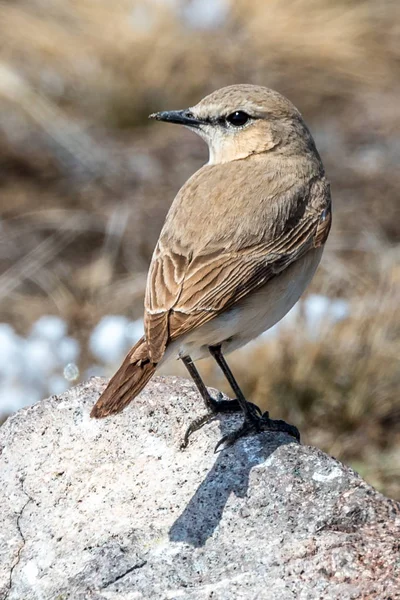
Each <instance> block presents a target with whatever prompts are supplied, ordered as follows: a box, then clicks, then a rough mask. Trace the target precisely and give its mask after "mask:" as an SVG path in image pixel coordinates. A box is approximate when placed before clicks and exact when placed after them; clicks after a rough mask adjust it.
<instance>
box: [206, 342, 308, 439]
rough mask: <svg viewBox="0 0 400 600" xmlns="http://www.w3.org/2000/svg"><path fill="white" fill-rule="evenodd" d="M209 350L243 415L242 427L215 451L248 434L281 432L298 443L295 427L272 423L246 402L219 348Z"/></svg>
mask: <svg viewBox="0 0 400 600" xmlns="http://www.w3.org/2000/svg"><path fill="white" fill-rule="evenodd" d="M209 350H210V354H211V356H212V357H213V358H215V360H216V361H217V363H218V366H219V367H220V368H221V370H222V372H223V374H224V375H225V377H226V379H227V380H228V382H229V385H230V386H231V388H232V390H233V391H234V392H235V394H236V397H237V401H238V403H239V405H240V408H241V409H242V411H243V414H244V423H243V425H242V426H241V427H240V428H239V429H238V430H237V431H234V432H232V433H229V434H228V435H225V436H224V437H223V438H222V439H221V440H220V441H219V442H218V444H217V445H216V447H215V451H217V450H218V448H219V447H220V446H221V445H222V444H226V445H227V446H230V445H231V444H233V443H234V442H236V440H238V439H239V438H241V437H243V436H245V435H248V434H250V433H254V432H255V433H259V432H260V431H281V432H284V433H288V434H289V435H292V436H293V437H295V438H296V439H297V440H298V441H300V433H299V431H298V429H297V427H294V426H293V425H289V424H288V423H285V421H281V420H275V421H274V420H272V419H270V418H269V413H268V411H266V412H264V413H262V412H261V410H260V408H259V407H258V406H256V405H255V404H252V403H251V402H248V401H247V400H246V398H245V397H244V395H243V392H242V390H241V389H240V387H239V385H238V383H237V381H236V379H235V378H234V376H233V373H232V371H231V370H230V368H229V365H228V363H227V362H226V360H225V358H224V356H223V354H222V351H221V346H210V347H209Z"/></svg>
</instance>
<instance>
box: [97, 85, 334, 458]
mask: <svg viewBox="0 0 400 600" xmlns="http://www.w3.org/2000/svg"><path fill="white" fill-rule="evenodd" d="M149 118H151V119H155V120H157V121H164V122H167V123H174V124H180V125H183V126H185V127H187V128H189V129H190V130H191V131H193V132H195V133H196V134H198V135H199V136H200V137H201V138H203V140H205V142H206V143H207V145H208V149H209V160H208V162H207V163H206V164H205V165H204V166H202V167H201V168H200V169H199V170H198V171H196V172H195V173H194V174H193V175H192V176H191V177H190V178H189V179H188V181H187V182H186V183H185V184H184V185H183V186H182V188H181V189H180V190H179V192H178V194H177V195H176V197H175V199H174V201H173V203H172V205H171V207H170V209H169V212H168V214H167V217H166V220H165V223H164V225H163V228H162V230H161V233H160V236H159V239H158V242H157V244H156V247H155V249H154V253H153V256H152V260H151V264H150V268H149V272H148V277H147V285H146V292H145V301H144V335H143V337H142V338H141V339H140V340H139V341H138V342H137V343H136V344H135V345H134V346H133V348H132V349H131V350H130V351H129V352H128V354H127V356H126V358H125V360H124V361H123V363H122V365H121V366H120V367H119V369H118V370H117V372H116V373H115V375H114V376H113V377H112V378H111V380H110V382H109V384H108V385H107V387H106V389H105V391H104V392H103V393H102V394H101V396H100V398H99V399H98V401H97V402H96V404H95V405H94V407H93V408H92V411H91V416H92V417H94V418H102V417H106V416H108V415H111V414H114V413H118V412H120V411H122V410H123V409H124V408H125V407H126V406H127V405H128V404H129V403H130V402H131V401H132V400H133V399H134V398H135V397H136V396H137V395H138V394H139V393H140V391H141V390H142V389H143V388H144V387H145V385H146V384H147V383H148V381H149V380H150V379H151V377H152V376H153V375H154V373H155V372H156V370H157V369H158V368H159V367H160V366H161V365H163V364H164V363H165V362H166V361H168V360H169V359H172V358H178V359H180V360H181V361H182V363H183V364H184V365H185V367H186V368H187V370H188V372H189V374H190V376H191V377H192V379H193V381H194V383H195V385H196V387H197V389H198V392H199V394H200V396H201V397H202V399H203V401H204V403H205V406H206V409H207V412H206V413H205V414H204V415H202V416H201V417H199V418H197V419H195V420H194V421H193V422H192V423H191V424H190V425H189V427H188V429H187V431H186V433H185V436H184V438H183V441H182V447H185V446H187V444H188V442H189V437H190V436H191V435H192V434H193V433H194V431H196V430H198V429H200V427H202V426H203V425H205V424H206V423H208V422H209V421H210V420H212V419H214V418H215V417H216V415H217V414H218V413H224V412H235V411H241V412H242V413H243V421H242V424H241V425H240V427H239V428H238V429H236V430H235V431H232V432H230V433H228V434H227V435H225V436H224V437H223V438H222V439H221V440H220V441H219V442H218V444H217V447H216V448H215V451H218V450H219V449H220V446H223V447H227V446H229V445H231V444H233V443H235V442H236V440H238V439H239V438H241V437H243V436H248V435H256V434H257V433H259V432H261V431H268V430H269V431H283V432H286V433H288V434H290V435H292V436H293V437H295V438H296V439H298V440H299V439H300V434H299V431H298V429H297V427H295V426H294V425H290V424H288V423H285V422H284V421H281V420H273V419H271V418H270V417H269V413H268V412H267V411H266V412H264V413H262V412H261V410H260V408H259V407H258V406H256V405H255V404H253V403H252V402H251V401H248V400H247V399H246V398H245V396H244V394H243V392H242V390H241V388H240V387H239V384H238V383H237V381H236V379H235V377H234V375H233V373H232V371H231V370H230V367H229V365H228V363H227V361H226V359H225V355H226V354H228V353H229V352H232V351H233V350H236V349H237V348H240V347H241V346H243V345H245V344H246V343H248V342H249V341H251V340H252V339H254V338H256V337H257V336H258V335H260V334H261V333H262V332H264V331H266V330H267V329H269V328H270V327H272V326H273V325H275V324H276V323H277V322H278V321H280V320H281V319H282V318H283V317H284V316H285V314H286V313H287V312H288V311H289V310H290V309H291V308H292V307H293V306H294V304H295V303H296V302H297V301H298V300H299V298H300V296H301V295H302V293H303V292H304V290H305V289H306V288H307V286H308V284H309V283H310V281H311V279H312V277H313V275H314V273H315V271H316V269H317V267H318V264H319V262H320V260H321V255H322V252H323V248H324V245H325V242H326V240H327V237H328V234H329V231H330V227H331V220H332V202H331V194H330V185H329V182H328V181H327V179H326V177H325V171H324V167H323V164H322V160H321V158H320V155H319V153H318V151H317V149H316V146H315V143H314V140H313V138H312V135H311V133H310V131H309V129H308V127H307V125H306V124H305V122H304V120H303V117H302V115H301V113H300V112H299V111H298V110H297V108H296V107H295V106H294V105H293V104H292V102H290V100H288V99H287V98H286V97H284V96H283V95H281V94H280V93H279V92H277V91H274V90H272V89H269V88H267V87H263V86H257V85H252V84H238V85H231V86H228V87H224V88H221V89H218V90H216V91H214V92H212V93H210V94H209V95H207V96H206V97H205V98H203V99H202V100H200V102H198V103H197V104H196V105H194V106H192V107H190V108H188V109H183V110H170V111H162V112H157V113H153V114H151V115H150V117H149ZM209 355H211V356H212V357H213V358H214V359H215V361H216V362H217V364H218V365H219V367H220V368H221V370H222V372H223V374H224V376H225V377H226V379H227V381H228V382H229V384H230V387H231V388H232V390H233V392H234V394H235V398H233V399H228V400H227V399H224V398H223V397H222V395H221V394H219V395H218V396H217V397H213V396H212V395H211V394H210V392H209V391H208V389H207V387H206V385H205V383H204V382H203V380H202V378H201V376H200V374H199V372H198V370H197V367H196V366H195V361H197V360H199V359H201V358H204V357H206V356H209Z"/></svg>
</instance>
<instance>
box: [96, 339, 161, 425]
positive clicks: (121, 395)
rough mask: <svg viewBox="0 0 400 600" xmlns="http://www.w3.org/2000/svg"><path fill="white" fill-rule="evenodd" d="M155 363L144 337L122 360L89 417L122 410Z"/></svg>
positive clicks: (151, 374)
mask: <svg viewBox="0 0 400 600" xmlns="http://www.w3.org/2000/svg"><path fill="white" fill-rule="evenodd" d="M156 367H157V364H156V363H152V362H151V361H150V359H149V357H148V353H147V345H146V341H145V338H144V337H142V338H141V339H140V340H139V341H138V343H137V344H136V345H135V346H134V347H133V348H132V349H131V350H130V351H129V353H128V354H127V356H126V358H125V360H124V362H123V363H122V365H121V366H120V368H119V369H118V371H117V372H116V373H115V375H114V376H113V377H112V378H111V379H110V381H109V383H108V386H107V387H106V389H105V390H104V392H103V393H102V395H101V396H100V398H99V399H98V400H97V402H96V404H95V405H94V406H93V408H92V411H91V413H90V416H91V417H94V418H96V419H102V418H103V417H107V416H108V415H112V414H114V413H119V412H121V410H123V409H124V408H125V407H126V406H127V405H128V404H129V403H130V402H131V401H132V400H133V399H134V398H135V397H136V396H137V395H138V394H139V393H140V392H141V391H142V389H143V388H144V386H145V385H146V383H147V382H148V381H149V380H150V379H151V377H152V376H153V375H154V372H155V370H156Z"/></svg>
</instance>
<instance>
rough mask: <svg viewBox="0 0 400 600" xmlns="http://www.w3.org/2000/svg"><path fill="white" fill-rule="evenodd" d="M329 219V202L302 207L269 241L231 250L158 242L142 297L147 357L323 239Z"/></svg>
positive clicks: (155, 358) (158, 356) (156, 354)
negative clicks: (179, 249) (193, 249)
mask: <svg viewBox="0 0 400 600" xmlns="http://www.w3.org/2000/svg"><path fill="white" fill-rule="evenodd" d="M330 222H331V212H330V204H329V205H327V207H325V208H324V210H322V211H321V212H316V211H315V210H313V209H310V210H306V211H305V213H304V215H303V217H302V218H301V219H300V220H299V221H298V223H297V224H296V226H295V227H292V228H289V229H288V230H286V231H285V233H284V234H282V235H280V236H279V237H277V238H276V239H274V240H273V241H270V242H268V243H260V244H257V245H254V246H251V247H246V248H242V249H239V250H237V251H235V252H233V251H225V252H224V250H223V249H222V250H221V251H220V252H213V253H211V254H199V255H197V256H194V257H190V256H183V255H182V254H179V253H174V252H172V251H171V249H168V248H162V247H160V246H159V247H157V249H156V252H155V255H154V257H153V261H152V265H151V268H150V272H149V278H148V284H147V291H146V301H145V334H146V341H147V347H148V352H149V356H150V360H151V361H152V362H158V361H159V360H160V359H161V357H162V355H163V354H164V352H165V348H166V346H167V344H168V343H169V342H170V341H173V340H175V339H177V338H178V337H180V336H181V335H183V334H186V333H188V332H189V331H191V330H193V329H195V328H197V327H199V326H200V325H203V324H204V323H206V322H207V321H209V320H210V319H212V318H214V317H215V316H216V315H217V314H218V313H221V312H222V311H224V310H227V309H228V308H230V307H232V306H233V305H234V304H235V303H236V302H238V301H239V300H240V299H241V298H243V297H244V296H246V295H247V294H249V293H250V292H252V291H253V290H255V289H256V288H258V287H260V286H262V285H264V284H265V283H266V282H267V281H268V280H269V279H271V278H272V277H274V276H275V275H277V274H279V273H281V272H282V271H283V270H284V269H286V268H287V267H288V266H289V265H290V264H291V263H293V262H294V261H295V260H297V259H299V258H300V257H301V256H303V255H304V254H305V253H306V252H307V251H308V250H309V249H310V248H313V247H319V246H321V245H323V244H324V243H325V241H326V238H327V236H328V233H329V229H330Z"/></svg>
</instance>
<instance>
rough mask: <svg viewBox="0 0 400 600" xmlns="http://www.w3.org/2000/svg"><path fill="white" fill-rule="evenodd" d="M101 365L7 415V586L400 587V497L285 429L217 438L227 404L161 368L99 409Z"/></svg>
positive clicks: (3, 561) (105, 593)
mask: <svg viewBox="0 0 400 600" xmlns="http://www.w3.org/2000/svg"><path fill="white" fill-rule="evenodd" d="M104 385H105V380H103V379H99V378H95V379H92V380H91V381H90V382H88V383H86V384H84V385H80V386H78V387H75V388H73V389H71V390H69V391H68V392H66V393H65V394H63V395H62V396H59V397H56V396H53V397H51V398H49V399H47V400H44V401H42V402H39V403H38V404H36V405H34V406H31V407H29V408H26V409H23V410H21V411H20V412H18V413H17V414H16V415H14V416H13V417H11V418H9V419H8V420H7V421H6V423H5V424H4V425H3V426H2V427H1V429H0V514H1V529H0V598H1V599H2V600H3V599H7V600H50V599H51V600H67V599H71V600H89V599H90V600H117V599H118V600H121V599H122V600H134V599H141V598H146V599H147V598H155V599H161V600H162V599H173V600H175V599H182V600H192V599H197V598H198V599H206V598H208V599H212V600H222V599H229V600H232V599H239V598H246V599H247V598H249V599H250V598H251V599H256V598H257V599H264V598H267V599H269V598H271V599H275V598H276V599H282V600H286V599H288V600H289V599H290V600H292V599H297V598H299V599H301V600H302V599H304V600H306V599H314V598H333V599H335V598H340V599H350V598H382V599H387V600H389V599H394V598H400V584H399V581H400V550H399V549H400V507H399V505H398V504H397V503H396V502H394V501H393V500H389V499H388V498H385V497H384V496H382V495H381V494H380V493H378V492H377V491H375V490H374V489H373V488H371V487H370V486H369V485H367V484H366V483H365V482H364V481H363V480H362V479H361V478H360V477H359V476H358V475H357V474H356V473H355V472H354V471H352V470H351V469H350V468H348V467H346V466H345V465H343V464H341V463H340V462H338V461H337V460H335V459H334V458H332V457H330V456H327V455H326V454H324V453H323V452H321V451H320V450H318V449H316V448H312V447H307V446H302V445H299V444H297V443H296V442H294V440H293V439H292V438H291V437H289V436H287V435H285V434H276V433H262V434H260V435H257V436H253V437H248V438H246V439H242V440H240V441H239V442H237V443H236V445H235V446H233V447H231V448H228V449H225V450H222V451H221V452H220V453H218V454H215V453H214V447H215V444H216V442H217V441H218V439H219V438H220V436H221V432H222V433H226V432H227V431H230V430H232V429H233V428H235V427H237V426H238V424H239V423H240V417H239V416H236V415H233V416H223V417H222V418H221V419H218V420H217V419H216V420H215V421H214V422H213V423H211V424H210V425H207V426H205V427H204V428H203V429H202V430H201V431H199V432H197V433H196V434H194V435H193V437H192V438H191V443H190V445H189V447H188V448H187V449H186V450H185V451H182V450H181V449H180V441H181V439H182V434H183V431H184V429H185V427H186V426H187V424H188V423H189V422H190V420H191V419H192V418H194V417H195V416H197V415H200V414H202V412H203V407H202V403H201V401H200V399H199V397H198V394H197V392H196V390H195V389H194V387H193V385H192V384H191V383H189V382H188V381H186V380H183V379H178V378H173V377H169V378H163V377H159V378H155V379H154V380H153V381H152V382H151V383H150V384H149V385H148V386H147V388H146V389H145V390H144V392H143V393H142V394H141V395H140V397H139V398H137V399H136V401H135V402H133V403H132V404H131V406H130V407H129V408H128V409H127V410H125V411H124V412H123V413H122V414H120V415H116V416H114V417H110V418H107V419H105V420H102V421H94V420H91V419H90V418H89V411H90V408H91V407H92V405H93V403H94V402H95V401H96V399H97V398H98V396H99V394H100V392H101V390H102V389H103V388H104Z"/></svg>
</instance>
